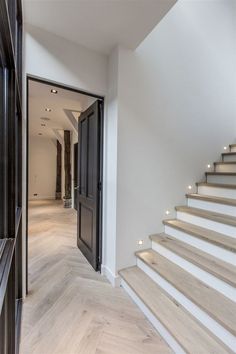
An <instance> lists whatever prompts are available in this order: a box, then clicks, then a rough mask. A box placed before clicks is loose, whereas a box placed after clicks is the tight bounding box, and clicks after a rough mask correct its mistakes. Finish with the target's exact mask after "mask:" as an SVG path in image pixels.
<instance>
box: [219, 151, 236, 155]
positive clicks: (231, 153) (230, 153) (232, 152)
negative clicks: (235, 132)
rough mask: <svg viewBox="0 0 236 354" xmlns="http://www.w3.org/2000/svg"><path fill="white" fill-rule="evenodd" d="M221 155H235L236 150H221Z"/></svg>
mask: <svg viewBox="0 0 236 354" xmlns="http://www.w3.org/2000/svg"><path fill="white" fill-rule="evenodd" d="M221 155H222V156H231V155H235V156H236V151H231V152H223V153H222V154H221Z"/></svg>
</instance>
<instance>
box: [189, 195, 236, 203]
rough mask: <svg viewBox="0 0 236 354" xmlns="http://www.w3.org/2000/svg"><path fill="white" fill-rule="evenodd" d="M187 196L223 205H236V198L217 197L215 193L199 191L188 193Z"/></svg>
mask: <svg viewBox="0 0 236 354" xmlns="http://www.w3.org/2000/svg"><path fill="white" fill-rule="evenodd" d="M185 196H186V198H188V199H197V200H204V201H207V202H209V203H216V204H217V203H218V204H223V205H231V206H236V199H233V198H232V199H231V198H224V197H216V196H213V195H205V194H198V193H187V194H186V195H185Z"/></svg>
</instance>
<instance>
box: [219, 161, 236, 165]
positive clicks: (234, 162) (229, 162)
mask: <svg viewBox="0 0 236 354" xmlns="http://www.w3.org/2000/svg"><path fill="white" fill-rule="evenodd" d="M214 165H236V161H217V162H214Z"/></svg>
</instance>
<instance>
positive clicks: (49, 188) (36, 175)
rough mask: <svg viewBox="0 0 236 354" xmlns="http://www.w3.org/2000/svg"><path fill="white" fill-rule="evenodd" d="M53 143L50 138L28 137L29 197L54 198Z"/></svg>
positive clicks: (55, 151) (55, 152)
mask: <svg viewBox="0 0 236 354" xmlns="http://www.w3.org/2000/svg"><path fill="white" fill-rule="evenodd" d="M55 143H56V141H55ZM55 143H53V141H52V140H51V139H47V138H40V137H35V136H34V137H30V139H29V199H32V200H33V199H55V193H56V154H57V150H56V145H55ZM34 194H37V196H34Z"/></svg>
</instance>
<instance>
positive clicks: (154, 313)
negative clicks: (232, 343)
mask: <svg viewBox="0 0 236 354" xmlns="http://www.w3.org/2000/svg"><path fill="white" fill-rule="evenodd" d="M137 268H138V267H137V266H132V267H129V268H125V269H122V270H120V271H119V272H118V273H119V275H120V277H121V278H122V279H123V280H124V281H125V282H126V283H127V284H128V286H129V287H130V288H131V290H132V291H133V292H134V293H135V294H136V296H137V297H138V298H139V299H140V300H141V301H142V302H143V303H144V305H145V306H146V307H147V308H148V309H149V311H150V312H151V313H152V314H153V316H154V317H155V318H157V319H158V320H159V321H160V323H161V324H162V325H163V326H164V328H166V330H167V331H168V332H169V333H170V334H171V336H173V338H175V340H176V342H177V343H178V344H179V345H180V346H181V347H182V348H183V349H184V350H185V351H186V353H188V354H192V352H190V351H189V350H188V349H187V348H186V345H185V344H183V343H182V342H181V339H179V338H178V336H177V335H176V333H175V332H174V331H173V329H172V328H170V326H168V325H167V324H166V323H165V322H164V321H163V319H162V318H160V317H159V316H158V314H157V313H156V311H155V309H153V307H152V306H151V305H149V304H148V302H147V301H146V299H145V298H143V296H142V295H141V294H139V292H138V291H137V290H136V289H135V287H134V285H133V284H132V281H130V280H129V279H127V277H126V275H124V274H123V273H124V272H125V271H126V270H127V269H128V270H129V269H137ZM138 269H139V271H140V272H142V273H143V274H144V275H145V277H147V278H148V279H149V280H150V281H151V282H152V283H153V284H154V285H155V287H156V288H157V290H158V292H161V293H162V294H163V295H164V296H165V297H167V298H168V299H169V300H170V301H171V303H173V304H174V305H175V306H177V307H178V308H180V309H181V311H182V312H183V313H184V314H185V315H186V316H187V317H188V318H189V319H190V321H193V322H194V325H196V326H197V327H199V328H200V329H201V330H203V331H204V330H205V332H206V334H207V336H209V337H210V338H211V339H212V340H213V341H214V342H215V343H217V344H218V345H219V346H220V347H221V348H223V349H224V350H225V351H227V352H228V351H229V353H233V352H232V351H231V350H230V348H228V347H227V346H226V345H225V344H224V343H223V342H222V341H220V339H219V338H217V337H216V336H215V335H214V334H213V333H212V332H210V331H209V330H208V329H207V328H206V327H204V325H203V324H201V323H200V322H199V321H198V320H197V319H196V318H195V317H194V316H193V315H192V314H191V313H190V312H189V311H187V310H186V309H185V308H184V307H183V306H182V305H181V304H180V303H179V302H178V301H176V300H175V299H174V298H173V297H172V296H171V295H170V294H168V293H167V292H166V291H165V290H164V289H163V288H161V287H160V286H159V285H158V284H157V283H155V282H154V280H152V279H151V278H150V277H149V276H148V275H147V274H146V273H145V272H144V271H142V270H141V269H140V268H138Z"/></svg>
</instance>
